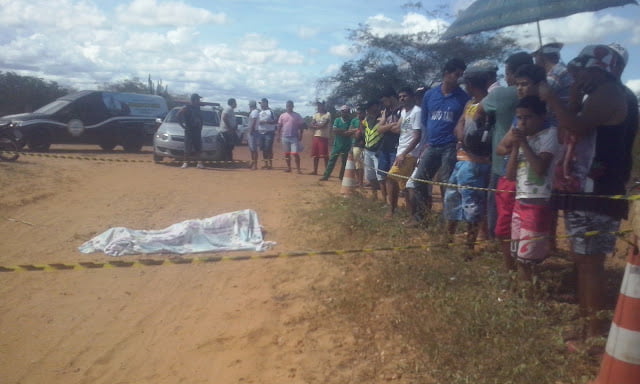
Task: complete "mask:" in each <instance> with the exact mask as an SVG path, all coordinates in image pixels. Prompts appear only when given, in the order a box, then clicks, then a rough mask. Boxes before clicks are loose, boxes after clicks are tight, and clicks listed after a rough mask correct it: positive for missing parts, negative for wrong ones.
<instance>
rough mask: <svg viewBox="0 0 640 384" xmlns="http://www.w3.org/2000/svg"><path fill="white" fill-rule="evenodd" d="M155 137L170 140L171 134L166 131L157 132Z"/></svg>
mask: <svg viewBox="0 0 640 384" xmlns="http://www.w3.org/2000/svg"><path fill="white" fill-rule="evenodd" d="M156 137H157V138H158V139H160V140H164V141H169V140H171V135H169V134H168V133H157V134H156Z"/></svg>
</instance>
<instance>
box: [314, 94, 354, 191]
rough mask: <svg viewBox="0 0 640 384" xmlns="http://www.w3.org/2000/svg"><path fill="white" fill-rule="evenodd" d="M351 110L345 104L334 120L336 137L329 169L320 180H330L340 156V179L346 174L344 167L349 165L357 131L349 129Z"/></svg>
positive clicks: (328, 165)
mask: <svg viewBox="0 0 640 384" xmlns="http://www.w3.org/2000/svg"><path fill="white" fill-rule="evenodd" d="M350 112H351V109H350V108H349V106H347V105H343V106H342V107H340V116H339V117H337V118H336V119H335V120H334V122H333V134H334V135H335V139H334V141H333V148H332V150H331V156H330V157H329V164H327V169H326V170H325V171H324V174H323V175H322V177H321V178H320V181H327V180H329V176H331V172H333V168H334V167H335V166H336V162H337V161H338V157H340V156H342V166H341V167H340V180H342V177H343V176H344V169H345V167H346V166H347V157H348V156H349V151H351V137H352V135H353V133H354V132H355V131H354V130H349V127H350V125H351V118H350V114H351V113H350Z"/></svg>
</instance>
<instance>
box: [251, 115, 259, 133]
mask: <svg viewBox="0 0 640 384" xmlns="http://www.w3.org/2000/svg"><path fill="white" fill-rule="evenodd" d="M257 128H258V118H257V117H255V114H254V117H251V113H249V132H250V133H254V132H255V131H256V129H257Z"/></svg>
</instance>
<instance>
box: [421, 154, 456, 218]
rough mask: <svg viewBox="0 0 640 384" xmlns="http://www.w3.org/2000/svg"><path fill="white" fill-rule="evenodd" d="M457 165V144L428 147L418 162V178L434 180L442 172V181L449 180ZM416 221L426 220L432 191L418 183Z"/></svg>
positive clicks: (425, 185)
mask: <svg viewBox="0 0 640 384" xmlns="http://www.w3.org/2000/svg"><path fill="white" fill-rule="evenodd" d="M455 165H456V143H450V144H445V145H442V146H438V147H435V146H429V147H427V148H426V149H425V150H424V152H423V153H422V156H421V157H420V161H419V162H418V167H417V172H416V178H418V179H421V180H433V177H434V176H435V175H436V173H437V172H438V170H440V180H445V181H446V180H449V177H451V172H453V167H454V166H455ZM415 183H416V188H415V191H416V220H419V221H420V220H424V216H425V213H426V211H427V209H428V208H430V205H431V191H430V188H429V185H428V184H425V183H421V182H419V181H416V182H415Z"/></svg>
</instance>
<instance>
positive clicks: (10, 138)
mask: <svg viewBox="0 0 640 384" xmlns="http://www.w3.org/2000/svg"><path fill="white" fill-rule="evenodd" d="M21 136H22V135H21V133H20V131H18V130H16V129H14V128H13V127H12V126H11V124H10V123H7V124H3V125H1V126H0V161H16V160H18V157H20V152H19V150H20V147H19V146H18V143H17V140H19V139H20V137H21Z"/></svg>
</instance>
